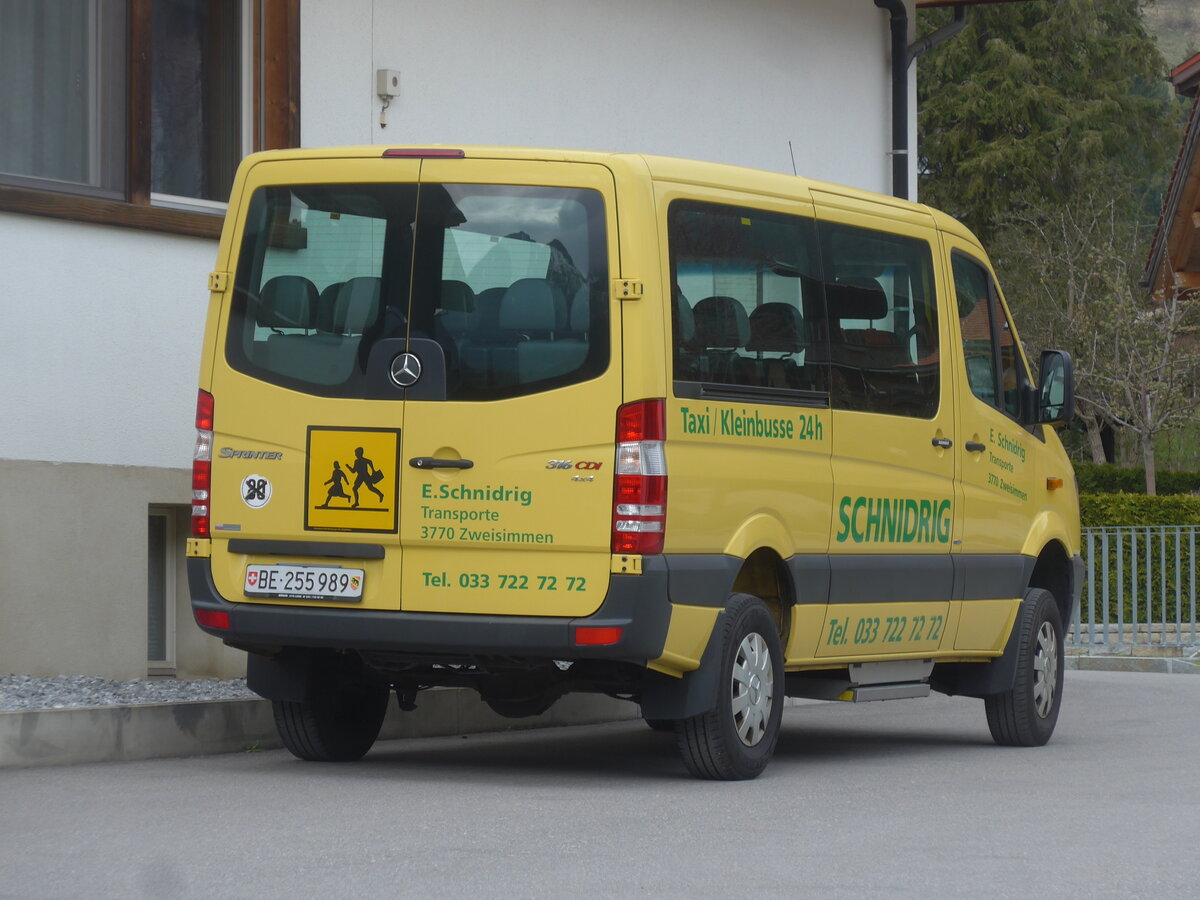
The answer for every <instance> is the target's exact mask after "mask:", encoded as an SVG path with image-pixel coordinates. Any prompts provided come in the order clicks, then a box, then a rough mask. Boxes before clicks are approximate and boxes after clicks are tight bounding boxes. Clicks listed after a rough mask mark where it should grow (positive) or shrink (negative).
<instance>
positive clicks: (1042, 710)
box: [983, 588, 1063, 747]
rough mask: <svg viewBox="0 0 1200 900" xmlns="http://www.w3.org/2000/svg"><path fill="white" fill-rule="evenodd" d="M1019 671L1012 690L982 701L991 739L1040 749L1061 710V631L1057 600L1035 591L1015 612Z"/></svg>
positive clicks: (1032, 591)
mask: <svg viewBox="0 0 1200 900" xmlns="http://www.w3.org/2000/svg"><path fill="white" fill-rule="evenodd" d="M1016 628H1017V629H1018V633H1017V670H1016V675H1015V678H1014V681H1013V686H1012V689H1011V690H1008V691H1005V692H1004V693H1002V694H994V695H992V696H990V697H984V698H983V703H984V709H985V710H986V712H987V722H988V728H989V729H990V730H991V732H992V740H994V741H995V742H996V743H997V744H1000V745H1002V746H1005V747H1040V746H1042V745H1043V744H1045V743H1046V742H1047V741H1048V740H1050V735H1051V734H1053V733H1054V726H1055V724H1056V723H1057V722H1058V711H1059V708H1060V707H1061V706H1062V685H1063V629H1062V619H1061V618H1060V616H1059V612H1058V604H1057V603H1056V602H1055V600H1054V595H1053V594H1051V593H1050V592H1049V591H1045V590H1042V589H1041V588H1032V589H1030V591H1029V592H1028V593H1027V594H1026V595H1025V599H1024V600H1023V601H1022V603H1021V608H1020V610H1019V611H1018V613H1017V622H1016Z"/></svg>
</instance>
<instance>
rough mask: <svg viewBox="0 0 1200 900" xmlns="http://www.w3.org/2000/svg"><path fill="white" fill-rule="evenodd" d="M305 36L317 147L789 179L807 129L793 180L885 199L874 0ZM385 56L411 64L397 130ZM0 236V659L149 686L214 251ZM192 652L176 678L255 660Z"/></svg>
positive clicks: (371, 20)
mask: <svg viewBox="0 0 1200 900" xmlns="http://www.w3.org/2000/svg"><path fill="white" fill-rule="evenodd" d="M301 29H302V34H301V63H300V66H301V104H302V108H301V123H302V125H301V128H302V142H303V144H304V145H305V146H318V145H329V144H350V143H382V144H392V143H418V144H421V143H446V144H456V143H482V144H517V145H535V146H536V145H541V146H550V147H580V148H589V149H597V150H625V151H639V152H648V153H657V154H667V155H677V156H686V157H693V158H698V159H707V160H713V161H718V162H728V163H735V164H741V165H748V166H755V167H759V168H765V169H771V170H775V171H780V172H789V171H791V168H792V158H791V155H790V154H789V150H788V142H789V141H791V142H792V147H793V151H794V154H795V164H796V169H797V170H798V171H799V172H800V174H803V175H807V176H809V177H814V178H821V179H826V180H830V181H835V182H841V183H846V184H851V185H855V186H858V187H863V188H867V189H871V190H876V191H880V192H883V193H887V192H889V191H890V164H889V158H888V154H887V149H888V148H889V146H890V141H891V135H890V108H889V96H890V92H889V84H890V72H889V67H888V60H887V56H888V18H887V16H886V15H885V14H884V13H883V12H882V11H880V10H879V9H877V8H876V7H875V6H874V4H873V3H872V2H871V0H742V2H737V3H734V2H716V0H688V2H685V0H654V2H650V3H647V2H645V0H607V2H604V3H597V2H592V0H587V2H585V0H560V2H558V3H557V4H551V3H547V2H536V0H510V2H506V3H494V4H493V3H482V2H477V0H476V2H468V0H442V2H437V3H418V2H416V0H340V2H338V3H333V2H323V0H319V2H318V0H304V2H303V5H302V13H301ZM376 68H389V69H398V70H399V71H400V72H401V76H402V86H401V93H400V97H399V98H398V99H397V100H396V101H395V102H393V104H392V106H391V108H390V109H389V110H388V116H389V124H388V127H387V128H386V129H381V128H380V127H379V112H380V102H379V100H378V98H376V96H375V89H374V83H375V82H374V72H375V69H376ZM910 75H911V73H910ZM0 246H3V248H4V251H3V254H2V255H0V258H2V259H3V260H4V274H5V280H4V288H5V289H4V292H3V297H2V299H0V303H2V304H3V306H2V308H3V311H4V316H3V325H4V327H3V328H0V386H2V387H0V497H3V498H5V502H4V503H3V504H0V573H4V572H7V573H8V574H7V575H5V574H0V622H2V623H7V625H6V626H5V627H0V672H26V673H29V674H54V673H56V672H61V673H72V672H79V673H91V674H101V675H108V676H109V677H126V678H127V677H133V676H134V675H136V674H137V673H138V672H139V671H141V668H142V667H143V666H144V664H145V661H144V659H142V658H141V657H142V656H143V655H144V648H145V631H144V629H145V621H146V620H145V603H146V598H145V591H146V574H145V573H146V563H145V555H146V510H147V507H148V506H149V505H150V504H155V505H168V506H174V507H176V508H177V509H179V510H180V511H181V513H180V514H181V515H183V514H184V513H183V511H184V510H186V507H187V504H188V503H189V500H190V497H189V485H188V479H187V469H188V467H189V466H190V459H191V449H192V442H193V438H194V431H193V413H194V409H195V399H196V379H197V373H198V369H199V362H200V340H201V335H202V330H203V323H204V315H205V306H206V301H207V297H208V292H207V287H206V279H207V273H208V271H209V270H210V269H211V268H212V265H213V258H214V255H215V252H216V244H215V242H213V241H208V240H200V239H195V238H186V237H179V236H173V235H165V234H157V233H154V232H149V231H140V230H135V229H127V228H114V227H106V226H99V225H91V224H84V223H77V222H70V221H63V220H58V219H51V218H40V217H37V216H29V215H18V214H11V213H4V212H0ZM47 463H49V464H51V465H49V466H47ZM76 464H81V465H76ZM97 563H100V564H99V565H97ZM41 572H54V573H55V579H54V580H53V581H52V582H48V581H44V580H42V581H39V580H38V578H37V577H35V576H37V575H38V573H41ZM14 573H17V574H14ZM179 604H180V609H181V610H182V612H181V613H180V616H179V620H180V626H179V627H180V630H181V631H183V630H186V629H190V628H191V626H190V623H189V621H188V616H187V614H186V597H185V596H183V595H182V594H181V596H180V598H179ZM105 610H112V611H113V612H112V614H106V613H105ZM189 634H190V632H189ZM98 636H99V638H101V639H98ZM179 646H180V669H179V671H180V674H181V675H182V674H185V673H189V674H229V673H230V667H231V666H234V665H237V664H240V656H238V655H236V654H233V653H232V651H229V652H228V653H227V654H224V655H220V654H218V656H219V658H217V657H216V656H213V654H209V656H205V652H206V649H205V648H208V649H211V647H217V646H218V645H216V644H215V643H213V642H207V643H205V644H204V647H203V648H201V649H200V650H199V651H194V650H193V648H191V646H190V644H189V641H187V640H182V639H181V641H180V644H179ZM215 652H216V651H213V653H215ZM235 656H236V657H237V659H236V660H233V659H232V657H235ZM209 657H212V658H209Z"/></svg>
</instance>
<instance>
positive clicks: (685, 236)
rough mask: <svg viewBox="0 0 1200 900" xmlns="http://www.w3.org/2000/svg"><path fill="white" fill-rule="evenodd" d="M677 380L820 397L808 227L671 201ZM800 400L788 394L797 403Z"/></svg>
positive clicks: (804, 222)
mask: <svg viewBox="0 0 1200 900" xmlns="http://www.w3.org/2000/svg"><path fill="white" fill-rule="evenodd" d="M667 223H668V238H669V241H670V252H671V283H672V292H673V297H672V319H671V321H672V344H673V347H674V353H673V356H674V373H675V374H674V377H675V381H676V383H677V386H676V390H677V392H681V391H682V392H686V391H687V390H688V388H687V387H686V386H683V385H680V384H679V383H680V382H698V383H705V384H709V385H730V386H737V387H742V388H747V389H750V390H751V391H755V392H758V393H761V391H763V390H766V391H767V396H766V397H765V398H764V399H767V400H768V401H769V398H770V393H771V392H772V391H778V392H779V393H778V395H777V396H779V397H780V399H784V398H785V394H784V392H786V391H807V392H816V391H823V390H824V389H825V387H824V368H823V363H822V362H821V361H820V358H821V357H822V356H823V353H821V352H819V351H816V350H815V349H814V348H815V347H816V345H817V343H818V342H819V341H820V340H821V334H820V329H819V323H820V321H821V319H822V318H823V315H822V309H821V308H822V301H821V292H820V283H819V281H818V279H817V273H816V269H815V266H816V253H815V241H814V233H813V224H812V222H811V220H808V219H804V218H801V217H799V216H788V215H784V214H781V213H774V212H764V211H762V210H757V209H748V208H743V207H734V206H722V205H718V204H712V203H698V202H693V201H676V202H674V203H672V204H671V207H670V210H669V212H668V215H667ZM797 398H798V395H788V396H787V399H788V400H789V401H790V402H796V401H797Z"/></svg>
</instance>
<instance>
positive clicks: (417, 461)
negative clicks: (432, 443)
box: [408, 456, 475, 469]
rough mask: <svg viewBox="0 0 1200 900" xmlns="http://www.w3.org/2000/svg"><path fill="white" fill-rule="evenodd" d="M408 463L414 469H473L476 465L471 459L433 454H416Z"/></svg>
mask: <svg viewBox="0 0 1200 900" xmlns="http://www.w3.org/2000/svg"><path fill="white" fill-rule="evenodd" d="M408 464H409V465H410V466H412V467H413V468H414V469H471V468H474V466H475V463H473V462H471V460H469V459H437V458H436V457H433V456H414V457H413V458H412V459H410V460H409V461H408Z"/></svg>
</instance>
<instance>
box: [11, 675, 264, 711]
mask: <svg viewBox="0 0 1200 900" xmlns="http://www.w3.org/2000/svg"><path fill="white" fill-rule="evenodd" d="M255 696H257V695H256V694H254V693H253V692H252V691H251V690H250V689H249V688H247V687H246V679H245V678H233V679H230V680H228V681H223V680H220V679H217V678H200V679H197V680H195V681H177V680H175V679H174V678H155V679H140V680H138V681H109V680H107V679H105V678H97V677H95V676H92V675H68V676H62V677H58V678H35V677H33V676H30V675H0V712H3V711H6V710H28V709H68V708H73V707H81V706H130V705H136V704H143V703H181V702H184V701H188V700H238V699H242V698H246V697H255Z"/></svg>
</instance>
